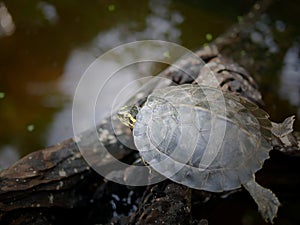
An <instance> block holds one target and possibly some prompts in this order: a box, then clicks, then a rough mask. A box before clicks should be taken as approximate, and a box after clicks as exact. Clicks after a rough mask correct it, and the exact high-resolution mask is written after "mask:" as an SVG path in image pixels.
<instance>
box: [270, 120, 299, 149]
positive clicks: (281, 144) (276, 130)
mask: <svg viewBox="0 0 300 225" xmlns="http://www.w3.org/2000/svg"><path fill="white" fill-rule="evenodd" d="M294 121H295V116H290V117H288V118H286V119H285V120H284V121H283V122H282V123H273V122H272V129H271V131H272V134H273V138H272V145H273V147H275V149H277V150H279V151H282V152H293V151H297V150H299V148H300V141H299V139H298V137H296V133H295V132H293V124H294Z"/></svg>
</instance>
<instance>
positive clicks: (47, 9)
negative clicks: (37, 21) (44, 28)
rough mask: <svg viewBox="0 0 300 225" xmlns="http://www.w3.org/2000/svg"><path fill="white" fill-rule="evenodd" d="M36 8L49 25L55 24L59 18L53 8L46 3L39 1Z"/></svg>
mask: <svg viewBox="0 0 300 225" xmlns="http://www.w3.org/2000/svg"><path fill="white" fill-rule="evenodd" d="M37 8H38V9H40V10H41V11H42V13H43V14H44V17H45V19H46V20H48V21H49V22H50V23H51V24H55V23H56V22H57V21H58V19H59V17H58V14H57V11H56V9H55V7H54V6H53V5H51V4H49V3H47V2H44V1H41V2H39V3H38V4H37Z"/></svg>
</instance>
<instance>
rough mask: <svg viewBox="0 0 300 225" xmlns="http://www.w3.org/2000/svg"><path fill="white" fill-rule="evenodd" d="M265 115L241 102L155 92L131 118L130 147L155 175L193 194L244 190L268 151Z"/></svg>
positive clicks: (202, 90)
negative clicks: (242, 186) (193, 189)
mask: <svg viewBox="0 0 300 225" xmlns="http://www.w3.org/2000/svg"><path fill="white" fill-rule="evenodd" d="M268 117H269V116H268V114H267V113H266V112H264V111H263V110H261V109H259V108H258V107H257V106H256V105H255V104H253V103H252V102H250V101H249V100H247V99H246V98H244V97H241V96H237V95H235V94H231V93H224V92H222V91H220V90H219V89H216V88H212V87H206V86H199V85H180V86H172V87H167V88H164V89H157V90H155V91H154V92H153V93H152V94H151V95H149V96H148V98H147V101H146V103H145V104H144V106H143V107H142V108H141V110H140V111H139V113H138V114H137V117H136V123H135V125H134V128H133V136H134V142H135V145H136V147H137V149H138V150H139V152H140V154H141V156H142V157H143V159H144V160H145V161H146V162H147V163H149V165H150V166H151V167H152V168H153V169H154V170H156V171H157V172H158V173H160V174H162V175H164V176H165V177H167V178H169V179H171V180H173V181H175V182H178V183H181V184H183V185H186V186H189V187H191V188H195V189H201V190H206V191H211V192H221V191H226V190H232V189H236V188H238V187H240V186H241V184H245V183H246V182H248V181H249V180H250V179H252V178H253V175H254V173H255V172H256V171H258V170H259V169H261V167H262V165H263V162H264V161H265V160H266V159H267V158H268V157H269V151H270V150H271V149H272V146H271V144H270V140H271V131H270V129H271V126H272V125H271V122H270V121H269V119H268Z"/></svg>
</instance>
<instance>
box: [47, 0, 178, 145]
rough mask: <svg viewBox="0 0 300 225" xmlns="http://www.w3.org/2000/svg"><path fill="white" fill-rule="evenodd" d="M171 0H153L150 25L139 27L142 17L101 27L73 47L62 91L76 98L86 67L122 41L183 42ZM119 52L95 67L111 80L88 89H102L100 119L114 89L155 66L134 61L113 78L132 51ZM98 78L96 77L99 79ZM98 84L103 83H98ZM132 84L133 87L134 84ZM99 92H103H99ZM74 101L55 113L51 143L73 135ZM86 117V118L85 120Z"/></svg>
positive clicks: (83, 107)
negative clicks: (83, 44)
mask: <svg viewBox="0 0 300 225" xmlns="http://www.w3.org/2000/svg"><path fill="white" fill-rule="evenodd" d="M170 5H171V2H170V1H158V0H151V1H150V2H149V9H150V13H149V15H147V17H146V18H145V23H146V26H145V27H144V28H143V29H141V30H139V29H138V28H137V26H138V24H139V23H140V21H132V22H131V23H123V24H122V23H121V24H119V25H118V26H117V27H114V28H112V29H109V30H107V31H101V32H100V33H99V34H98V35H97V36H96V37H95V38H94V40H92V41H91V43H90V44H89V45H88V47H86V48H79V49H76V50H73V51H72V53H71V54H70V56H69V59H68V61H67V63H66V66H65V69H64V74H63V76H62V79H61V81H60V86H61V91H62V92H63V93H64V94H65V95H66V96H69V99H70V101H71V100H72V98H73V96H74V93H75V89H76V86H77V85H78V82H79V80H80V78H81V76H82V75H83V74H84V71H85V69H87V68H88V66H89V64H90V63H92V62H93V61H94V60H95V59H96V56H99V55H102V54H104V53H105V52H106V51H108V50H109V49H112V48H114V47H116V46H118V45H120V44H124V43H127V42H131V41H135V40H143V39H159V40H168V41H173V42H177V43H178V42H180V34H181V32H180V30H179V28H178V25H179V24H180V23H182V22H183V16H182V15H181V14H180V13H179V12H178V11H177V10H174V9H172V8H171V7H170ZM151 51H152V50H151V49H150V48H148V49H147V50H146V51H145V52H142V53H140V54H143V55H151ZM122 54H123V55H122ZM122 54H121V55H116V56H115V58H112V59H111V61H108V62H107V63H106V65H105V67H102V68H97V70H95V71H94V73H95V74H94V76H101V79H102V80H103V81H107V79H108V78H109V79H110V80H109V81H108V82H107V83H106V84H105V88H103V87H104V84H101V85H99V84H97V83H95V82H91V83H90V85H89V87H90V88H88V89H87V90H86V92H87V95H90V96H95V95H97V93H93V92H94V91H95V90H97V91H99V90H101V96H105V98H103V97H102V98H101V101H99V102H98V104H97V105H96V121H99V120H100V119H102V118H104V117H105V116H107V115H108V113H109V112H110V110H111V109H110V104H111V103H112V102H113V101H114V100H115V99H114V98H115V97H116V95H115V94H114V93H116V92H118V91H119V90H121V89H122V87H124V85H126V84H128V83H129V82H130V81H132V80H134V79H137V78H139V77H141V76H142V75H143V71H148V74H147V75H148V76H149V75H151V73H150V74H149V71H150V69H151V66H152V65H150V64H143V65H142V66H139V65H133V66H131V67H128V68H125V69H124V70H122V71H120V72H121V73H122V74H121V75H117V76H114V77H113V78H112V76H111V74H109V73H108V71H112V69H111V68H114V67H115V68H118V63H119V62H121V61H123V60H126V59H125V58H122V57H128V56H129V54H128V52H127V53H125V52H124V53H122ZM95 80H96V79H95ZM95 85H99V86H98V87H95ZM131 88H132V87H131ZM98 94H99V93H98ZM80 101H81V103H80V104H81V108H80V109H81V110H82V111H83V112H81V115H86V116H88V115H89V112H84V111H85V110H86V109H87V108H88V107H87V104H89V102H88V101H87V99H81V100H80ZM71 107H72V104H71V102H70V103H69V104H65V105H64V108H63V109H62V110H61V111H60V112H59V113H57V114H56V115H55V118H54V121H53V123H52V125H51V128H50V130H49V135H48V140H47V143H48V144H49V145H50V144H53V143H56V142H59V141H61V140H63V139H66V138H68V137H72V136H73V130H72V118H71V115H72V114H71V113H72V112H71ZM82 121H84V120H82ZM82 127H87V125H86V124H82Z"/></svg>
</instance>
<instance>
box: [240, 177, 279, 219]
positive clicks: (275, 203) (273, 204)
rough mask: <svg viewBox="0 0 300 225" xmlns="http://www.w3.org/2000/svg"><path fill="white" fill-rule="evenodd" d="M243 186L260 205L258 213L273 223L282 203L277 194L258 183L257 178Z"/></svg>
mask: <svg viewBox="0 0 300 225" xmlns="http://www.w3.org/2000/svg"><path fill="white" fill-rule="evenodd" d="M243 186H244V187H245V189H246V190H247V191H248V192H249V193H250V195H251V196H252V198H253V199H254V201H255V202H256V204H257V205H258V211H259V212H260V213H261V215H262V217H263V218H264V219H265V221H267V222H268V221H270V222H271V223H273V219H274V218H275V217H276V216H277V211H278V207H279V206H280V202H279V200H278V198H277V197H276V196H275V194H274V193H273V192H272V191H271V190H269V189H266V188H264V187H262V186H260V185H259V184H258V183H256V182H255V177H253V179H251V180H250V181H248V182H247V183H246V184H243Z"/></svg>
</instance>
